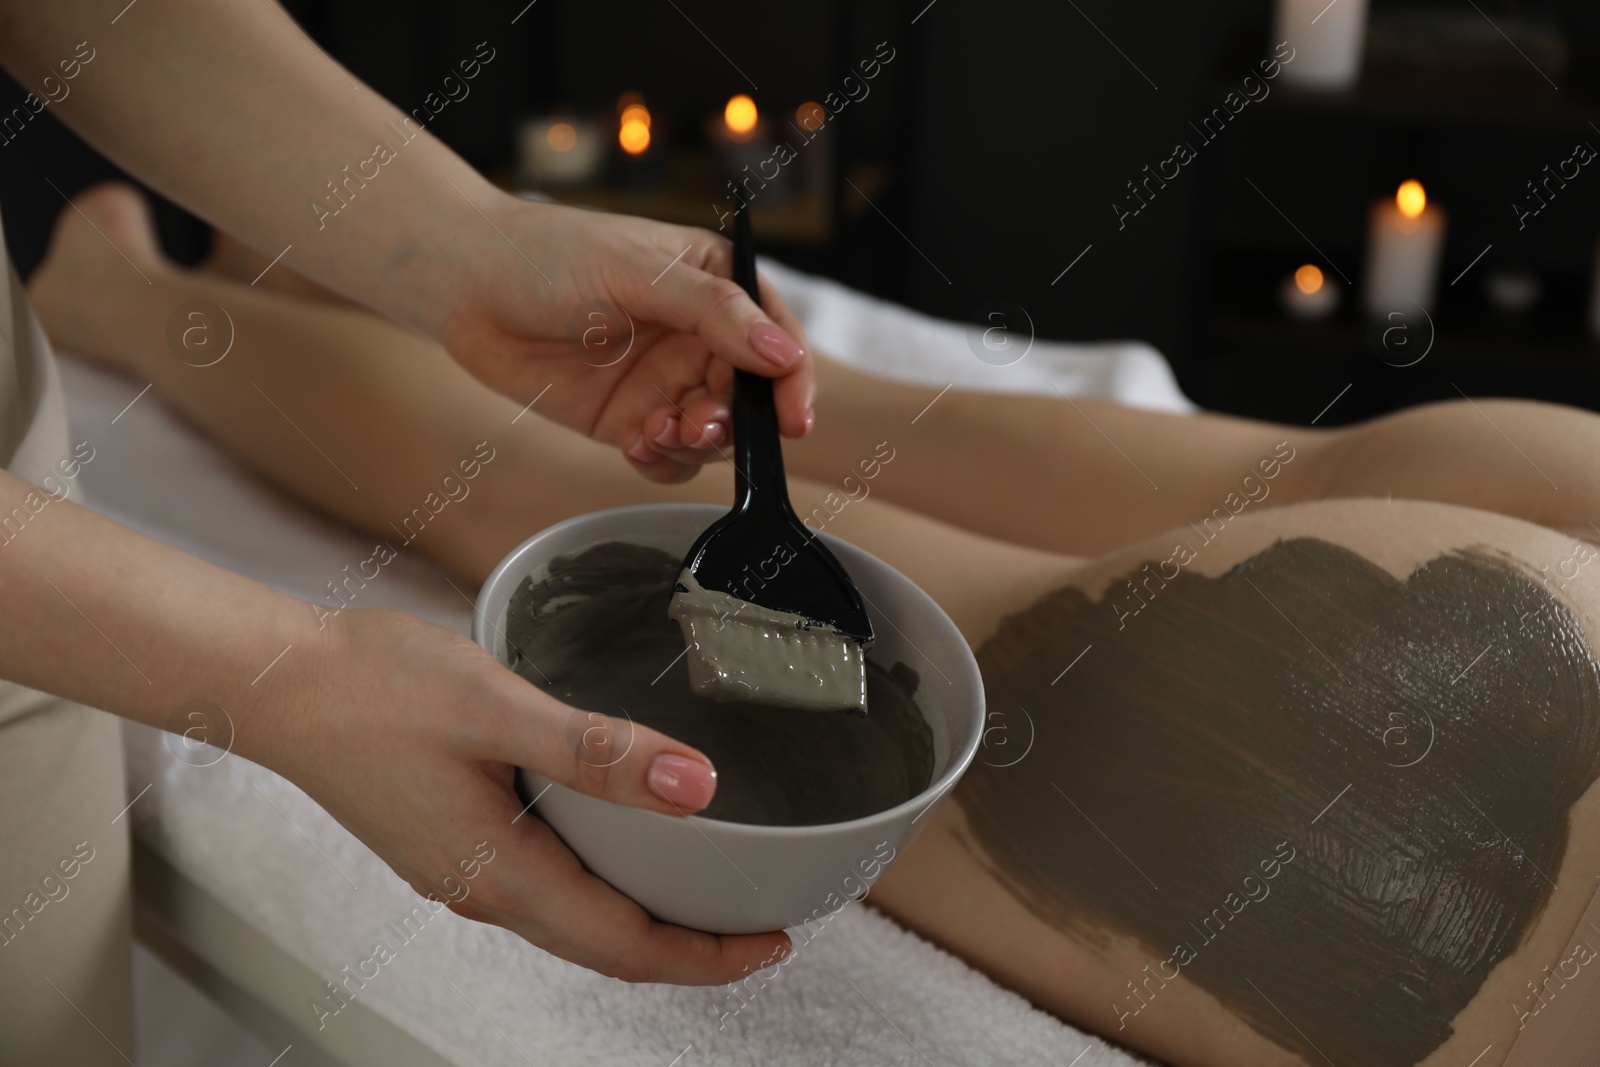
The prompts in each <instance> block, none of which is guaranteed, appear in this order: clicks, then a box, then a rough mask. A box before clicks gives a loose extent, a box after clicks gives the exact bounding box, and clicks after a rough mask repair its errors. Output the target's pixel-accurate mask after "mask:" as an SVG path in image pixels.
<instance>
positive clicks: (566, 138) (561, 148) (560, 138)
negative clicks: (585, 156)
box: [544, 122, 578, 152]
mask: <svg viewBox="0 0 1600 1067" xmlns="http://www.w3.org/2000/svg"><path fill="white" fill-rule="evenodd" d="M544 139H545V142H546V143H547V144H549V145H550V147H551V148H553V149H555V150H556V151H557V152H570V151H572V148H573V146H574V145H576V144H577V143H578V131H577V130H576V129H575V128H574V127H573V125H572V123H570V122H553V123H551V124H550V128H549V129H548V130H545V131H544Z"/></svg>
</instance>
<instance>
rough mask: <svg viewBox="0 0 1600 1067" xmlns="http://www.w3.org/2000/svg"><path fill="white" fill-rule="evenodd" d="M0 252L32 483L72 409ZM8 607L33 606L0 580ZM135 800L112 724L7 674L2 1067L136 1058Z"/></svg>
mask: <svg viewBox="0 0 1600 1067" xmlns="http://www.w3.org/2000/svg"><path fill="white" fill-rule="evenodd" d="M0 261H3V263H0V265H3V267H4V279H3V281H0V466H3V467H4V468H5V469H6V470H8V471H10V472H11V473H13V474H15V475H17V476H18V477H21V478H25V479H27V480H28V481H31V482H35V483H37V482H39V481H40V480H41V479H42V478H44V477H45V476H46V475H47V474H49V473H51V472H52V471H55V470H56V464H57V463H58V462H60V461H61V460H63V459H65V458H68V457H69V456H70V455H71V452H70V442H69V440H68V437H67V420H66V411H65V409H64V408H63V406H62V399H61V382H60V380H59V378H58V377H57V375H56V368H55V365H54V364H53V362H52V361H51V357H50V346H49V342H48V341H46V339H45V336H44V332H43V331H42V330H41V329H40V328H39V323H38V320H37V319H36V318H35V317H34V315H33V309H32V308H30V307H29V306H28V301H27V296H26V293H25V292H24V290H23V288H22V285H21V283H20V281H19V280H18V278H17V274H16V271H15V270H14V269H13V268H12V266H11V261H10V258H9V257H8V256H7V255H6V252H5V244H4V231H3V229H0ZM59 480H60V479H59V478H58V481H59ZM68 484H74V483H71V482H68ZM58 492H59V490H58ZM8 516H10V511H9V509H0V523H3V522H4V520H5V519H6V518H7V517H8ZM47 517H48V512H44V513H41V519H42V520H44V521H48V519H47ZM39 521H41V520H40V519H22V520H21V522H20V523H18V522H17V521H13V523H12V525H11V527H9V528H6V529H4V530H0V552H6V551H8V550H12V546H13V544H14V543H15V542H16V541H20V540H21V539H23V538H26V537H30V536H31V537H39V536H46V535H47V533H46V531H44V530H40V529H38V528H36V524H37V523H38V522H39ZM13 531H20V532H13ZM0 610H5V611H10V612H18V611H24V612H25V611H26V610H27V605H25V604H12V603H7V602H6V600H5V589H4V588H3V587H0ZM127 802H128V798H127V795H126V788H125V785H124V781H123V769H122V746H121V732H120V730H119V724H118V722H117V720H116V719H114V718H113V717H112V716H110V715H107V714H106V713H105V712H102V711H95V710H92V709H89V708H85V707H82V706H80V705H77V704H73V703H71V702H69V701H65V700H60V699H57V698H56V697H52V696H48V695H46V694H44V693H39V692H36V691H34V690H31V689H24V688H23V687H22V686H19V685H15V684H12V683H10V682H7V681H4V680H0V1067H13V1065H14V1067H36V1065H37V1067H46V1065H56V1064H72V1065H74V1067H77V1065H84V1067H99V1065H101V1064H108V1065H110V1064H119V1065H120V1064H126V1063H129V1062H132V1060H133V997H132V988H133V983H132V973H131V967H132V959H131V946H132V941H131V933H130V917H131V911H130V908H131V895H130V894H131V881H130V877H129V866H128V821H129V818H130V816H128V815H120V813H121V812H122V809H123V806H124V805H125V804H127ZM119 815H120V817H119Z"/></svg>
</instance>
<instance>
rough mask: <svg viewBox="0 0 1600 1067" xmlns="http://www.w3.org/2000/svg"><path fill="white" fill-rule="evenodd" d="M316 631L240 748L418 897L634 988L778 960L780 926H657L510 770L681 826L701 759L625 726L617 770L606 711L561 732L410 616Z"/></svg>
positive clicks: (561, 723) (538, 695)
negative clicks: (586, 860)
mask: <svg viewBox="0 0 1600 1067" xmlns="http://www.w3.org/2000/svg"><path fill="white" fill-rule="evenodd" d="M323 636H324V637H325V638H328V640H325V641H323V642H320V643H319V642H316V641H308V642H307V643H306V645H305V646H301V645H300V644H297V645H296V655H294V656H289V657H285V659H284V661H283V663H282V664H281V665H280V666H279V667H278V668H277V669H276V671H275V672H274V673H275V674H276V673H277V672H283V677H279V678H277V679H275V682H276V683H277V685H278V686H279V687H280V688H277V689H276V690H275V691H276V692H279V693H281V692H283V691H284V690H283V688H281V687H283V686H287V687H288V688H289V690H290V691H291V692H293V693H294V694H295V696H294V697H293V698H292V699H289V700H278V699H275V700H273V702H272V703H271V704H268V705H263V706H262V707H260V708H259V714H260V715H261V716H263V717H266V716H272V717H273V720H272V728H271V729H270V730H261V729H254V730H252V729H251V728H250V722H249V715H247V716H245V717H243V718H241V722H240V729H239V733H238V740H237V744H236V746H235V748H236V751H237V753H238V754H239V755H242V756H244V757H245V758H247V759H251V760H254V761H256V762H258V763H262V764H264V765H266V766H267V767H270V768H272V769H273V770H275V771H277V772H278V773H280V774H282V775H283V776H284V777H286V778H289V779H290V780H292V781H293V782H295V783H296V784H297V785H299V786H300V787H301V788H302V789H304V790H305V791H306V792H307V793H308V794H309V795H310V796H311V797H312V798H313V799H314V800H316V801H317V803H319V804H321V805H322V806H323V807H324V808H326V809H327V810H328V811H329V812H330V813H332V814H333V815H334V817H335V818H337V819H338V820H339V821H340V823H342V824H343V825H344V826H345V827H346V828H347V829H349V830H350V831H351V832H352V833H354V834H355V835H356V836H357V837H359V838H361V840H362V841H364V842H366V844H367V845H369V846H370V847H371V848H372V849H373V851H375V852H376V853H377V854H378V855H379V856H380V857H382V858H383V860H384V861H385V862H386V863H388V864H389V866H390V867H391V868H393V869H394V871H395V872H396V873H398V874H399V875H400V876H401V877H402V878H404V879H405V880H406V881H407V882H409V883H410V884H411V886H412V888H413V889H415V890H416V891H417V892H418V893H421V894H424V895H427V894H430V893H431V894H433V895H434V896H435V897H436V898H437V899H440V900H444V901H447V902H449V907H450V908H451V910H452V911H455V912H456V913H458V914H460V915H463V916H465V917H467V918H470V919H475V920H478V921H481V922H488V923H494V924H495V925H497V926H504V927H506V928H507V929H509V930H511V931H513V932H515V933H517V934H519V935H521V936H522V937H524V938H526V939H527V940H529V941H531V942H532V943H533V944H535V945H538V946H539V947H540V948H542V949H544V950H546V951H548V952H551V953H553V954H555V955H557V956H560V957H562V958H563V959H566V960H570V961H571V962H573V963H577V964H581V965H582V966H585V967H589V968H592V969H593V970H596V971H599V972H600V973H602V974H605V975H608V976H610V977H615V978H622V979H625V980H628V981H648V982H676V983H681V984H686V985H714V984H719V983H723V982H727V981H731V980H733V979H734V978H737V977H738V976H739V975H740V974H743V973H746V972H747V971H752V970H755V969H756V968H758V967H762V966H770V964H771V962H772V960H773V959H774V958H775V957H774V953H775V952H781V951H783V950H785V949H787V947H788V939H787V938H786V937H785V936H784V935H783V934H781V933H768V934H751V935H748V936H736V937H716V936H713V935H711V934H706V933H700V932H698V931H694V930H688V929H685V928H683V927H680V926H671V925H668V924H666V923H661V922H657V921H655V920H653V919H651V918H650V917H649V916H648V915H646V914H645V912H644V910H643V909H641V908H640V907H639V905H637V904H635V903H634V902H633V901H631V900H629V899H628V898H627V897H625V896H623V895H622V894H621V893H619V892H617V891H616V890H615V889H613V888H611V886H609V885H607V884H606V883H605V882H603V881H601V880H600V879H599V878H597V877H595V876H594V875H592V874H590V873H589V872H588V871H586V870H584V868H583V866H582V865H581V864H580V863H579V862H578V860H577V858H576V857H575V856H574V855H573V854H572V853H571V852H570V851H568V849H567V848H566V846H565V845H563V844H562V843H561V840H560V839H559V838H558V837H557V836H556V835H555V833H554V832H552V831H551V829H550V828H549V827H548V826H547V825H546V824H545V823H544V822H543V821H541V820H540V819H539V818H538V816H537V814H536V813H534V812H531V811H530V812H528V813H527V814H523V804H522V801H520V800H519V799H518V798H517V796H516V794H515V792H514V790H513V785H512V776H513V774H514V769H515V768H516V767H518V766H522V767H529V768H532V769H534V770H536V771H537V772H538V773H539V774H541V775H544V776H545V777H547V778H549V779H550V780H552V781H556V782H560V783H561V784H562V785H563V786H565V787H567V788H570V789H573V790H577V791H579V792H581V793H584V794H586V795H589V796H594V797H603V798H605V799H606V800H609V801H613V802H616V803H618V804H625V805H633V806H636V807H638V808H642V809H644V810H646V811H651V812H658V813H660V814H662V815H670V816H672V817H673V818H675V819H676V818H677V817H678V813H679V812H680V811H698V810H699V809H700V808H702V807H704V806H705V804H706V803H707V802H708V801H709V800H710V799H711V794H712V792H713V790H714V789H715V776H714V773H713V772H712V771H711V769H710V766H709V764H708V763H707V761H706V759H705V757H704V756H702V755H701V754H700V753H698V752H696V751H695V750H694V749H692V748H690V747H689V746H687V745H683V744H679V743H678V742H676V741H673V740H672V739H671V738H668V737H666V736H664V735H662V734H659V733H656V732H655V731H653V730H648V729H645V728H643V727H636V728H633V729H632V730H631V734H630V735H629V736H631V738H632V743H631V745H630V746H629V748H628V751H627V753H626V754H625V755H623V756H622V758H620V759H615V760H613V758H612V757H609V756H607V754H606V752H605V746H606V745H607V744H608V742H609V739H610V737H611V736H612V734H611V733H610V732H609V731H606V730H605V729H604V728H603V725H601V724H603V722H604V720H603V717H601V718H600V719H598V720H596V719H590V718H588V717H586V716H585V717H584V718H583V719H582V723H583V728H581V729H573V728H572V727H573V725H574V724H573V721H572V720H573V709H572V708H570V707H568V706H567V705H565V704H562V703H560V702H558V701H556V700H555V699H554V698H551V697H549V696H546V695H545V694H544V693H542V692H540V691H539V690H537V689H535V688H534V687H533V686H531V685H529V684H528V683H527V682H525V681H523V680H522V679H521V678H519V677H517V676H516V675H514V674H512V673H511V672H510V671H508V670H506V669H505V668H504V667H502V666H500V665H499V664H498V663H496V662H495V661H494V660H493V659H492V658H491V657H490V655H489V654H488V653H487V652H485V651H483V650H482V649H481V648H479V647H478V646H477V645H475V644H473V643H472V642H471V641H470V640H468V639H467V638H465V637H462V636H459V635H457V634H454V633H451V632H449V631H447V630H444V629H442V628H440V627H437V626H434V625H432V624H430V623H426V622H423V621H422V620H420V619H418V618H416V617H415V616H412V615H407V614H404V613H401V612H394V611H379V610H371V609H367V610H357V609H351V610H347V611H343V612H341V613H340V614H339V615H338V616H337V617H336V618H330V619H329V620H327V630H326V631H325V632H324V634H323ZM302 647H306V648H311V649H314V650H315V651H313V652H311V653H310V654H309V655H305V656H301V655H300V654H299V653H300V651H301V648H302ZM331 709H339V711H338V712H337V713H330V712H331ZM623 725H624V727H626V725H627V724H623ZM597 727H598V728H597ZM601 757H604V758H601ZM607 764H610V765H609V766H607ZM483 841H487V842H488V843H489V845H490V846H491V847H492V848H493V850H494V851H493V859H492V860H491V861H490V862H487V863H483V864H482V865H481V867H479V868H478V870H477V873H476V875H475V876H474V877H473V878H472V879H471V880H470V881H463V880H462V872H461V869H460V867H459V864H460V863H461V861H462V860H464V859H468V858H470V857H473V856H474V854H475V849H476V848H477V846H478V844H479V842H483ZM452 875H453V876H454V878H455V882H454V883H452V884H446V883H445V882H444V879H445V877H447V876H452ZM463 885H464V886H465V887H466V895H465V896H462V893H461V889H460V887H461V886H463Z"/></svg>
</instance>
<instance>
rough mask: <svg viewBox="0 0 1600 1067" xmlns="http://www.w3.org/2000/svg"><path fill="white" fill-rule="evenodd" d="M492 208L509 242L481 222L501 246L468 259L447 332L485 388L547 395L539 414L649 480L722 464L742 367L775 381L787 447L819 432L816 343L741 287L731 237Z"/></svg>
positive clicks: (508, 200)
mask: <svg viewBox="0 0 1600 1067" xmlns="http://www.w3.org/2000/svg"><path fill="white" fill-rule="evenodd" d="M485 210H486V213H487V214H491V215H495V219H496V224H497V226H498V227H499V228H500V229H501V230H502V231H503V232H504V234H505V236H506V238H507V240H505V241H502V240H500V239H499V238H498V237H495V236H494V231H493V230H490V229H489V227H487V226H483V225H482V222H481V220H479V221H478V222H477V225H476V226H475V227H474V228H473V230H472V231H471V232H474V233H477V232H478V231H479V230H481V231H482V233H483V234H488V235H489V237H490V238H491V239H492V242H493V243H492V244H489V243H475V244H474V245H473V255H474V256H475V257H476V258H474V259H472V260H471V261H470V262H471V271H472V274H471V282H470V284H466V285H463V286H460V287H459V302H458V303H457V304H455V305H452V307H451V312H450V317H449V318H448V320H447V321H446V322H445V323H444V324H443V326H442V328H441V330H440V332H439V337H440V339H441V340H442V341H443V342H444V344H445V346H446V347H447V348H448V349H449V350H450V353H451V355H453V356H454V357H455V358H456V360H457V361H458V362H459V363H460V364H461V365H462V366H464V367H466V368H467V370H469V371H471V372H472V373H473V374H474V375H475V376H476V377H478V378H479V379H480V380H482V381H483V382H485V383H487V384H488V385H489V386H491V387H492V388H494V389H496V390H497V391H499V392H501V393H504V394H505V395H507V396H509V397H512V398H513V399H517V400H519V401H521V402H523V403H527V402H529V401H532V400H534V399H535V398H539V397H540V396H541V393H542V392H543V390H544V389H545V387H546V386H549V388H550V392H549V395H547V396H543V397H542V398H541V399H539V401H538V403H537V404H536V405H535V406H534V408H533V409H532V411H533V414H535V415H545V416H546V417H548V418H551V419H554V420H555V421H557V422H560V423H563V424H565V425H567V426H569V427H571V428H573V429H576V430H578V431H579V432H581V433H584V434H586V435H588V436H589V437H592V438H594V439H595V440H597V441H603V442H606V443H608V444H612V445H616V446H617V447H618V448H620V449H621V450H622V452H623V454H624V455H625V456H626V457H627V458H628V461H629V463H630V464H631V465H632V466H633V468H634V469H635V470H637V471H638V472H639V473H641V474H643V475H644V476H645V477H647V478H649V479H651V480H652V481H660V482H679V481H683V480H685V479H687V478H689V477H692V476H693V475H694V473H695V472H696V471H698V470H699V469H700V466H701V465H702V464H704V463H706V462H715V461H717V460H719V459H722V458H724V457H725V456H726V455H727V453H728V449H727V444H728V441H729V439H730V438H731V437H732V436H733V435H732V431H731V426H732V402H733V372H734V369H735V368H737V369H739V370H744V371H749V372H751V373H754V374H758V375H760V376H762V377H764V378H771V379H773V394H774V398H775V400H776V408H777V414H778V427H779V430H780V432H781V433H782V434H783V436H785V437H801V436H803V435H804V434H805V433H806V432H808V431H809V430H810V428H811V424H812V409H811V405H812V401H813V398H814V397H815V394H816V383H815V375H814V372H813V368H812V364H811V357H810V355H809V354H808V353H807V352H806V351H805V349H804V344H805V334H804V332H803V331H802V330H801V327H800V324H799V322H798V321H796V319H795V317H794V315H793V314H792V313H791V312H790V311H789V308H788V306H787V305H786V304H785V303H784V302H783V298H782V297H780V296H779V295H778V294H777V292H776V291H775V290H773V289H772V287H771V286H770V285H762V287H761V302H760V304H758V303H757V302H756V301H755V300H753V299H751V298H750V297H749V296H748V295H747V294H746V292H745V290H744V288H742V287H741V286H739V285H737V284H735V283H734V282H733V281H731V280H730V278H729V274H730V272H731V246H730V245H729V243H728V241H727V240H726V239H725V238H723V237H720V236H718V235H717V234H715V233H712V232H710V231H708V230H702V229H697V228H693V227H688V226H672V225H668V224H666V223H660V222H651V221H647V220H644V219H637V218H630V217H627V216H623V215H606V214H601V213H599V212H594V211H581V210H578V209H575V208H568V207H562V206H559V205H556V204H539V203H530V202H529V201H526V200H516V199H515V198H512V197H508V196H504V195H503V194H493V199H492V202H491V203H490V204H489V205H488V206H487V207H486V209H485ZM496 212H498V214H496ZM521 249H526V250H529V251H528V256H531V257H532V259H531V262H533V263H537V264H538V268H537V272H536V271H535V270H534V269H533V268H531V267H530V261H529V260H528V257H527V256H523V255H522V254H520V252H519V250H521ZM452 258H455V257H452ZM624 353H625V354H624Z"/></svg>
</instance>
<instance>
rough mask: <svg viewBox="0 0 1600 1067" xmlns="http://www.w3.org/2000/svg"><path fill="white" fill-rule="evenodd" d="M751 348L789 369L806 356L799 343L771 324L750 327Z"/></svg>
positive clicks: (759, 323)
mask: <svg viewBox="0 0 1600 1067" xmlns="http://www.w3.org/2000/svg"><path fill="white" fill-rule="evenodd" d="M750 347H751V348H753V349H755V350H756V351H757V352H759V353H761V354H762V355H763V356H765V357H766V358H767V359H769V360H771V361H772V362H773V363H775V364H777V365H778V366H780V367H787V366H789V365H791V364H792V363H794V362H795V360H797V359H799V358H800V357H801V356H803V355H805V354H806V350H805V349H803V348H801V347H800V342H799V341H796V340H795V339H794V338H793V337H790V336H789V335H788V334H786V333H784V332H783V331H782V330H780V329H778V328H777V327H776V326H774V325H773V324H772V323H770V322H758V323H756V324H755V325H754V326H752V327H750Z"/></svg>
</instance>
